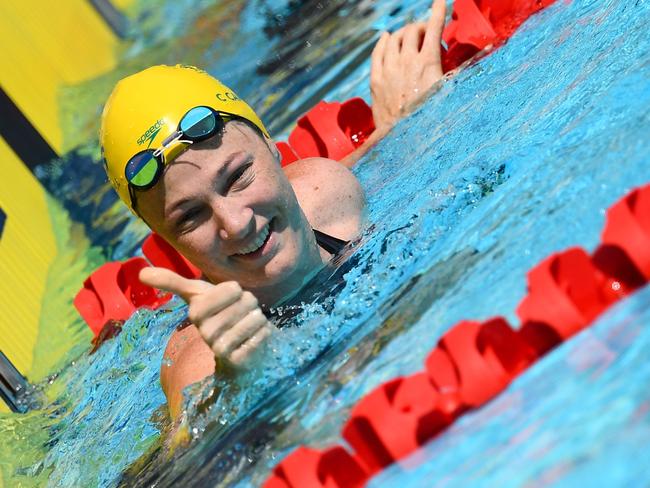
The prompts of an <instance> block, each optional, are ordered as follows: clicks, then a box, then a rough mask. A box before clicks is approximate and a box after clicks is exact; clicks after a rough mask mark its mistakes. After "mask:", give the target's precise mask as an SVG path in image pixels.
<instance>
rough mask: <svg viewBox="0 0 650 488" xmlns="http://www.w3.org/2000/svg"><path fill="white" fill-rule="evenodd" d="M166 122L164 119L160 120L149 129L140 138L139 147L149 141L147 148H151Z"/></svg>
mask: <svg viewBox="0 0 650 488" xmlns="http://www.w3.org/2000/svg"><path fill="white" fill-rule="evenodd" d="M163 123H164V121H163V120H162V119H158V120H157V121H156V123H155V124H153V125H152V126H151V127H149V128H148V129H147V131H146V132H145V133H144V134H142V135H141V136H140V137H139V138H138V146H141V145H142V144H144V143H145V142H147V141H149V144H147V147H149V146H151V143H152V142H153V140H154V139H155V138H156V136H157V135H158V132H160V129H161V128H162V125H163Z"/></svg>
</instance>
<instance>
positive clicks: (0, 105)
mask: <svg viewBox="0 0 650 488" xmlns="http://www.w3.org/2000/svg"><path fill="white" fill-rule="evenodd" d="M0 114H2V117H0V136H2V137H3V139H4V140H5V141H7V144H9V146H10V147H11V149H13V151H14V152H15V153H16V154H17V155H18V157H19V158H20V159H21V160H22V162H23V163H25V165H27V167H28V168H29V169H34V167H35V166H36V165H38V164H44V163H48V162H50V161H51V160H53V159H56V158H58V155H57V154H56V152H55V151H54V149H52V148H51V147H50V145H49V144H48V143H47V141H46V140H45V139H43V136H41V134H39V132H38V131H37V130H36V128H35V127H34V126H33V125H32V123H31V122H30V121H29V120H28V119H27V117H25V115H24V114H23V113H22V112H21V111H20V109H19V108H18V107H17V106H16V104H15V103H14V102H13V100H12V99H11V98H10V97H9V95H7V93H5V91H4V90H3V89H2V86H0Z"/></svg>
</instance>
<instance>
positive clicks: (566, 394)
mask: <svg viewBox="0 0 650 488" xmlns="http://www.w3.org/2000/svg"><path fill="white" fill-rule="evenodd" d="M352 3H353V2H350V3H346V2H342V4H343V6H342V7H341V8H340V9H339V10H338V12H339V15H340V19H339V21H338V22H339V23H340V24H342V25H343V26H344V27H345V28H346V29H347V30H343V31H342V32H343V34H341V37H340V39H343V40H341V41H336V40H335V39H339V38H338V37H336V36H334V35H333V34H331V33H330V31H328V30H327V28H325V27H324V24H323V23H316V22H315V23H314V24H315V25H314V26H313V29H312V30H311V31H307V33H301V32H297V31H296V29H298V28H297V27H294V28H293V29H294V30H291V28H289V27H287V28H286V29H288V30H287V31H285V34H284V37H282V36H281V39H282V40H283V41H285V42H287V41H288V40H293V42H296V43H298V42H300V43H303V44H304V43H305V42H306V41H305V39H306V40H307V41H310V40H311V41H314V40H315V39H318V40H319V41H323V39H330V41H329V44H328V45H327V46H325V47H323V46H322V45H320V47H319V49H320V51H319V52H318V53H319V54H320V55H321V56H322V55H324V54H325V53H324V51H323V49H324V50H325V51H326V52H327V53H329V54H330V57H327V56H326V57H325V58H324V59H326V61H320V62H316V61H313V62H312V61H311V59H312V57H313V58H314V59H315V58H316V56H315V54H314V53H313V52H312V51H311V50H310V48H305V49H302V50H300V51H299V52H298V54H295V55H292V56H293V57H292V56H288V57H287V59H288V60H289V61H291V60H293V62H294V68H292V69H290V70H288V71H273V70H271V74H264V73H262V72H261V70H260V66H263V65H264V63H263V62H262V61H260V59H262V58H264V59H265V60H266V61H268V60H269V59H272V56H271V57H270V58H269V56H268V52H278V53H282V52H283V51H282V50H281V48H280V47H277V46H278V45H276V44H274V43H273V42H269V43H267V44H263V42H262V37H261V34H259V33H258V34H257V36H258V37H255V36H254V35H253V34H250V33H251V32H253V31H255V30H256V29H258V27H259V25H258V24H260V23H261V22H262V21H261V20H260V17H259V16H258V14H256V13H255V12H256V11H255V10H250V9H249V10H247V11H246V13H245V15H244V17H243V27H242V29H243V30H244V31H245V32H248V33H249V34H250V36H252V38H250V39H248V40H247V41H246V43H245V44H244V45H243V46H244V47H242V49H247V50H250V49H253V50H254V49H260V50H261V53H260V55H259V56H260V57H259V58H258V57H251V58H250V59H249V58H246V60H245V61H243V62H242V64H237V63H235V62H234V61H233V59H234V58H235V54H233V53H231V54H228V53H226V54H227V55H225V56H224V57H223V59H222V61H221V62H222V63H224V64H223V65H219V63H218V62H217V61H216V60H215V61H214V64H210V63H208V64H210V70H211V72H213V73H215V74H218V73H220V69H219V68H220V66H223V67H225V66H228V67H231V68H233V67H236V68H237V69H234V68H233V69H232V70H231V71H227V70H224V71H225V72H228V75H229V76H230V77H231V78H232V79H231V80H228V81H230V82H231V83H232V84H233V85H235V86H237V87H238V88H239V87H241V88H239V90H238V91H239V92H241V94H242V95H244V96H246V95H249V98H253V99H254V101H253V104H254V105H255V104H257V106H261V107H262V110H261V112H262V113H263V118H265V117H266V118H270V119H271V120H275V121H276V122H275V123H276V124H277V127H276V128H275V129H276V133H279V134H283V133H285V134H286V130H287V126H286V123H285V124H284V125H283V123H281V121H282V117H283V116H284V115H279V113H280V112H281V111H282V108H283V105H282V103H283V104H284V107H287V108H288V113H289V114H291V115H296V114H295V112H296V111H299V107H300V106H302V105H305V104H308V103H310V102H311V101H312V98H313V97H316V98H320V97H322V96H323V94H327V95H328V96H327V97H326V98H329V99H345V98H348V97H351V96H354V95H364V96H367V93H368V92H367V86H366V84H367V76H368V69H369V65H368V62H367V61H363V62H360V63H356V62H355V63H352V60H354V59H356V57H357V56H358V55H360V53H361V54H364V53H367V51H368V46H371V45H372V42H373V39H374V38H376V33H375V32H374V29H381V28H385V27H390V26H395V25H398V24H399V22H402V21H403V19H404V18H405V17H408V16H411V15H413V16H419V15H421V14H422V13H423V12H424V11H425V9H426V6H427V2H419V1H418V2H404V3H403V4H402V3H400V2H397V1H394V2H393V1H388V0H386V1H384V2H382V3H381V5H380V6H377V7H375V6H372V5H368V4H366V3H365V2H362V3H360V4H355V5H353V4H352ZM321 5H322V6H323V7H322V8H323V9H325V10H327V8H331V6H332V3H327V2H323V3H322V4H321ZM400 6H401V7H402V8H401V10H400V11H399V12H397V13H395V10H396V9H397V7H400ZM346 9H347V10H346ZM364 9H366V10H364ZM368 9H369V10H368ZM373 9H374V10H373ZM280 11H284V10H282V9H281V8H280V7H278V12H280ZM391 13H393V14H394V15H391ZM246 15H248V17H246ZM278 15H280V14H278ZM399 19H401V20H399ZM649 21H650V2H647V1H642V0H641V1H636V2H635V1H630V0H600V1H589V0H584V1H578V0H574V1H572V2H564V1H562V0H560V1H558V2H557V3H556V4H555V5H554V6H552V7H551V8H549V9H547V10H546V11H544V12H542V13H541V14H539V15H537V16H535V17H534V18H532V19H530V20H529V21H528V22H527V23H526V24H525V25H524V26H523V27H522V29H521V30H520V31H519V32H517V34H516V35H515V36H514V37H513V38H512V39H511V40H510V42H509V43H508V44H507V45H505V46H504V47H502V48H501V49H499V50H497V51H496V52H494V53H492V54H491V55H489V56H488V57H486V58H484V59H482V60H481V61H479V62H478V63H476V64H474V65H472V66H469V67H466V68H465V69H463V70H462V71H461V72H460V73H459V74H457V75H456V76H455V77H453V78H452V79H450V80H448V81H446V82H444V83H442V84H441V86H440V87H439V90H438V91H437V92H436V93H435V94H433V95H432V96H431V97H430V98H429V99H428V101H427V102H426V103H424V104H423V105H422V107H421V108H420V109H419V110H417V111H416V113H414V114H413V115H412V116H411V117H410V118H408V119H406V120H404V121H403V122H401V123H400V124H399V125H398V126H397V127H396V128H395V130H394V131H393V132H392V133H391V134H390V135H389V136H388V137H387V138H386V139H385V140H384V141H382V143H380V144H379V145H378V146H377V147H376V148H375V149H374V150H373V151H372V152H371V153H369V154H368V155H367V156H366V157H365V158H364V159H363V160H362V161H361V163H360V164H359V165H358V166H357V167H356V169H355V172H356V174H357V175H358V177H359V179H360V180H361V182H362V185H363V187H364V188H365V190H366V195H367V198H368V225H367V230H366V231H365V233H364V235H363V236H362V238H361V239H360V241H359V242H358V243H356V244H355V245H354V246H353V247H351V248H350V249H349V250H348V252H347V254H346V255H345V256H344V257H343V258H342V259H340V260H339V261H338V262H337V267H336V268H335V269H333V270H326V271H324V272H323V273H321V274H320V275H319V276H318V277H317V278H316V282H315V284H314V285H313V287H312V288H314V289H318V290H321V293H320V294H316V295H314V294H310V293H308V292H306V293H305V296H304V297H305V298H304V300H305V301H306V303H305V305H304V308H305V310H304V311H303V312H302V313H301V314H299V315H298V317H296V318H295V319H292V320H293V321H294V322H295V323H296V324H299V325H300V327H290V328H287V329H284V330H283V331H281V332H280V333H278V334H277V335H276V336H275V338H274V339H273V340H272V342H271V344H270V345H269V348H268V351H267V352H266V354H265V356H264V357H263V359H262V361H261V364H260V366H259V367H258V368H257V369H255V370H254V371H252V372H251V373H250V374H248V375H247V376H245V377H243V378H241V379H240V381H239V382H238V384H236V385H220V384H215V383H214V382H210V381H207V382H205V383H204V384H202V385H197V386H196V387H194V388H193V391H192V392H191V395H190V399H189V400H188V402H187V405H186V407H187V408H186V415H185V422H186V423H187V425H188V426H189V429H190V432H191V433H192V436H193V437H194V441H193V443H192V445H191V446H190V447H189V448H188V449H180V450H177V451H176V453H175V454H174V460H173V461H172V462H167V461H165V457H164V455H163V454H161V453H162V451H164V448H160V449H158V447H159V446H160V443H161V440H160V432H161V431H165V430H167V429H169V425H168V424H167V423H166V421H165V420H164V417H165V416H164V397H163V395H162V393H161V391H160V388H159V386H158V370H159V367H160V364H161V360H162V352H163V349H164V345H165V343H166V340H167V338H168V337H169V334H170V333H171V331H172V330H173V329H174V327H175V326H176V324H178V323H179V321H180V320H182V318H183V317H184V314H185V307H184V306H183V304H182V303H181V302H180V301H174V302H172V303H171V304H170V305H168V309H165V310H161V311H158V312H155V313H153V312H148V311H141V312H139V313H138V314H137V315H136V316H134V317H133V318H132V319H131V320H130V321H129V322H128V323H127V324H126V326H125V330H124V332H123V333H122V335H120V336H119V337H118V338H117V339H115V340H113V341H111V342H109V343H107V344H105V346H103V347H102V348H101V349H100V351H99V352H98V353H97V354H96V355H94V356H90V357H88V356H84V357H82V358H80V359H79V361H77V362H76V363H75V364H74V365H72V366H71V367H69V368H67V369H66V370H65V371H63V372H62V374H61V375H60V376H59V378H58V379H57V380H56V381H58V382H62V383H63V384H65V385H66V387H67V392H66V393H65V394H63V395H62V396H61V397H60V398H59V399H58V400H57V401H56V402H55V404H54V405H51V406H49V407H44V409H43V411H44V413H45V414H47V415H50V416H51V417H52V418H53V419H54V420H53V421H52V425H51V431H52V432H51V435H52V439H53V440H52V445H51V447H50V449H49V453H48V455H47V456H46V458H45V459H44V460H43V461H42V463H41V464H40V465H39V466H35V467H33V468H32V469H34V470H35V472H36V471H39V470H49V471H50V485H51V486H86V485H99V486H113V485H116V484H118V483H123V484H124V485H129V486H132V485H135V486H149V485H151V484H152V483H154V482H156V483H159V486H166V485H169V484H172V483H179V484H181V485H182V486H205V485H207V484H221V485H226V484H231V485H234V486H250V485H259V484H260V483H261V482H262V481H263V480H264V479H265V477H266V476H267V475H268V473H269V471H270V469H271V468H272V467H273V466H274V465H275V464H277V462H279V460H281V459H282V457H283V456H284V455H286V454H287V453H289V452H291V451H292V450H293V449H294V448H295V447H296V446H297V445H300V444H307V445H310V446H315V447H323V446H327V445H329V444H332V443H335V442H343V441H342V440H341V438H340V435H339V432H340V428H341V425H342V424H343V423H344V422H345V420H346V419H347V413H348V412H349V410H350V408H351V406H353V405H354V403H355V402H356V401H358V399H359V398H361V397H362V396H363V395H364V394H365V393H366V392H368V391H369V390H371V389H372V388H374V387H375V386H376V385H378V384H379V383H381V382H383V381H385V380H388V379H390V378H393V377H395V376H396V375H401V374H408V373H411V372H413V371H415V370H418V369H421V368H422V361H423V359H424V357H425V356H426V354H427V352H428V351H429V350H430V349H431V348H432V347H433V346H434V344H435V343H436V342H437V340H438V338H439V337H440V335H441V334H442V333H443V332H444V331H445V330H447V329H448V328H449V327H451V326H452V325H453V324H454V323H456V322H457V321H458V320H461V319H479V320H480V319H484V318H488V317H491V316H494V315H505V316H506V317H507V318H508V319H510V320H511V321H512V323H513V324H516V319H515V317H514V314H513V313H514V310H515V308H516V305H517V303H518V302H519V301H520V300H521V298H522V297H523V295H524V293H525V273H526V271H527V270H528V269H530V268H531V267H532V266H534V265H535V264H536V263H537V262H539V261H540V260H541V259H542V258H544V257H546V256H547V255H549V254H550V253H552V252H555V251H559V250H562V249H565V248H567V247H569V246H573V245H581V246H584V247H586V248H588V249H592V248H593V247H594V246H595V245H596V244H597V243H598V240H599V233H600V230H601V229H602V226H603V222H604V211H605V209H606V208H607V207H608V206H610V205H611V204H612V203H614V202H615V201H616V200H618V199H619V198H620V197H621V196H623V195H624V194H625V193H626V192H627V191H628V190H630V189H631V188H632V187H634V186H637V185H640V184H643V183H646V182H650V137H648V134H650V110H649V108H650V37H649V36H648V25H649V24H650V22H649ZM256 22H257V24H256ZM298 25H299V24H298ZM327 25H330V24H327ZM258 30H259V29H258ZM287 32H289V34H287ZM292 36H293V37H292ZM256 43H257V44H256ZM215 45H216V46H218V45H219V44H218V43H217V44H215ZM312 45H313V42H312ZM251 46H252V47H251ZM261 46H265V47H264V48H262V47H261ZM304 46H306V44H304ZM233 49H234V48H233ZM215 50H218V49H217V48H216V47H215ZM274 50H277V51H274ZM339 52H343V53H344V54H345V55H342V56H338V57H336V56H334V55H335V54H336V53H339ZM235 53H236V51H235ZM212 54H214V53H212ZM212 54H210V53H208V54H206V56H208V55H212ZM310 56H311V57H310ZM332 57H334V59H332ZM210 59H213V58H210ZM319 59H320V58H319ZM362 59H364V60H365V59H366V58H365V57H363V58H362ZM301 66H302V68H300V67H301ZM304 66H307V67H311V69H306V68H304ZM303 68H304V69H303ZM269 69H270V68H269ZM253 71H254V73H255V74H253ZM262 71H263V70H262ZM314 73H316V74H314ZM289 75H292V76H293V77H292V78H291V80H293V81H291V82H290V83H289V82H288V81H287V80H288V79H289ZM247 77H248V78H247ZM238 80H239V82H240V83H241V84H238V83H237V81H238ZM246 80H250V81H249V82H245V81H246ZM254 81H256V82H255V83H253V82H254ZM265 90H267V91H266V92H265ZM265 93H273V94H274V95H275V98H274V100H276V102H268V103H264V102H263V97H264V94H265ZM256 97H257V99H256ZM277 100H282V101H283V102H282V103H280V102H278V101H277ZM274 115H277V117H273V116H274ZM292 120H295V116H294V117H293V119H292ZM72 163H73V161H72V162H71V163H70V164H72ZM98 181H99V180H98ZM70 206H73V205H72V204H69V207H70ZM75 208H76V207H75ZM113 212H114V211H113ZM120 215H121V216H122V217H120V218H122V219H123V220H124V222H126V223H125V224H123V225H121V226H117V227H118V228H119V229H120V232H122V234H120V233H119V232H115V235H117V236H118V237H119V238H120V239H121V246H115V247H112V248H111V249H112V252H113V255H112V256H115V255H119V253H125V252H127V250H128V249H133V248H135V247H136V245H137V243H138V241H137V236H139V235H142V234H141V233H143V231H142V230H141V229H140V228H138V227H137V225H138V224H136V223H134V222H132V221H130V220H128V216H127V214H126V213H124V214H120ZM134 229H135V230H134ZM648 305H650V290H648V289H644V290H642V291H641V292H639V293H638V294H637V295H635V296H633V297H631V298H630V299H628V300H625V301H624V302H622V303H620V304H618V305H617V307H616V308H615V309H613V310H611V311H610V312H609V313H608V314H606V315H604V316H603V317H601V319H600V320H599V321H598V323H597V324H596V325H595V326H594V327H593V328H592V329H590V330H588V331H585V332H584V333H582V334H580V335H579V336H577V337H575V338H574V339H572V340H571V341H570V342H569V343H567V344H565V345H563V346H562V347H561V348H558V349H557V350H555V351H553V352H552V353H551V354H549V355H548V356H547V357H545V358H544V359H543V360H541V361H540V362H539V363H537V364H536V365H535V366H534V367H532V368H531V369H530V370H529V371H527V372H526V373H525V374H523V375H522V376H521V377H520V378H519V379H518V380H517V381H516V382H515V383H514V384H513V385H511V387H510V388H509V389H508V390H507V391H506V392H505V393H504V394H502V395H501V396H500V397H498V398H497V399H496V400H495V401H493V402H492V403H490V404H489V405H488V406H486V407H485V408H483V409H481V410H479V411H477V412H474V413H472V414H469V415H467V416H465V417H463V418H462V419H461V420H460V421H459V422H458V423H457V424H455V425H454V426H453V427H452V428H451V429H449V431H447V432H445V433H443V434H442V435H440V436H439V437H438V438H436V439H434V440H432V441H431V442H430V443H429V444H428V445H427V446H425V448H423V449H422V450H421V451H420V452H418V453H415V454H414V455H413V456H411V457H410V458H409V459H407V460H405V461H404V462H402V463H400V464H399V465H396V466H394V467H392V468H389V469H387V470H386V471H384V472H383V473H381V474H379V475H377V476H376V477H375V478H374V479H373V481H372V483H371V484H372V486H397V485H399V486H403V487H407V486H414V487H415V486H427V487H428V486H434V485H435V486H467V485H468V484H471V485H472V486H538V485H545V486H546V485H549V484H552V485H556V486H583V485H589V486H647V485H648V484H650V458H649V456H648V455H646V454H645V451H646V450H645V449H644V447H645V444H647V442H644V441H645V440H646V439H648V434H650V432H649V430H650V413H649V412H650V390H648V388H647V384H648V379H649V376H650V365H648V361H647V360H646V357H647V355H648V353H649V352H650V344H649V343H650V331H649V330H648V328H647V327H644V326H645V325H646V324H647V323H648V320H649V319H650V310H649V306H648ZM163 367H164V366H163ZM215 386H219V387H221V388H223V393H222V395H221V396H220V397H219V398H218V400H217V401H216V402H214V401H208V400H205V399H208V398H209V397H210V394H211V392H212V391H213V389H214V387H215ZM203 400H205V401H203ZM145 453H146V454H145ZM138 459H140V461H139V462H138V464H137V465H134V464H133V463H135V462H136V461H137V460H138ZM80 460H83V462H80Z"/></svg>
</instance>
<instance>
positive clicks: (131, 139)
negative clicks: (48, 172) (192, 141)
mask: <svg viewBox="0 0 650 488" xmlns="http://www.w3.org/2000/svg"><path fill="white" fill-rule="evenodd" d="M200 105H205V106H207V107H211V108H213V109H214V110H216V111H223V112H227V113H229V114H234V115H237V116H239V117H242V118H243V119H246V120H248V121H250V122H251V123H253V124H254V125H255V126H257V127H258V128H259V129H260V130H261V131H262V132H263V133H264V134H265V135H267V136H268V132H267V130H266V128H265V127H264V125H263V124H262V121H261V120H260V119H259V117H258V116H257V115H256V114H255V112H254V111H253V109H252V108H250V107H249V106H248V104H246V102H244V101H243V100H241V99H240V98H239V97H238V96H237V95H235V92H233V91H232V90H231V89H230V88H228V87H226V86H225V85H223V84H222V83H221V82H220V81H219V80H217V79H216V78H213V77H212V76H210V75H209V74H208V73H206V72H205V71H201V70H199V69H197V68H194V67H191V66H181V65H177V66H153V67H151V68H148V69H145V70H144V71H140V72H139V73H136V74H134V75H131V76H128V77H126V78H124V79H123V80H121V81H120V82H119V83H118V84H117V85H116V86H115V88H114V89H113V93H111V96H110V97H109V98H108V101H107V102H106V106H105V107H104V113H103V114H102V126H101V131H100V141H101V145H102V150H103V152H104V161H105V164H106V173H107V174H108V179H109V181H110V182H111V185H113V188H115V191H116V192H117V194H118V195H119V196H120V198H121V199H122V200H123V201H124V203H126V204H127V206H128V207H129V209H130V210H131V211H132V212H134V213H135V210H134V208H133V203H132V201H131V196H130V194H129V188H128V182H127V180H126V175H125V169H126V164H127V163H128V161H129V159H131V157H133V156H134V155H135V154H137V153H139V152H140V151H142V150H144V149H147V148H149V147H151V148H154V149H155V148H157V147H159V146H160V145H161V144H160V142H161V141H163V140H164V139H165V138H166V137H168V136H169V135H170V134H172V133H173V132H174V131H176V128H177V127H178V124H179V122H180V120H181V117H183V115H185V114H186V113H187V111H188V110H190V109H191V108H194V107H197V106H200ZM185 147H186V146H185ZM178 154H179V153H178V152H176V153H174V154H173V155H170V156H167V155H166V159H167V160H171V159H173V158H174V157H175V156H178Z"/></svg>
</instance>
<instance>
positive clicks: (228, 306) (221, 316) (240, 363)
mask: <svg viewBox="0 0 650 488" xmlns="http://www.w3.org/2000/svg"><path fill="white" fill-rule="evenodd" d="M140 281H142V283H144V284H145V285H149V286H152V287H154V288H159V289H161V290H165V291H169V292H171V293H174V294H175V295H178V296H180V297H181V298H182V299H183V300H185V301H186V302H187V304H188V306H189V309H188V318H189V319H190V321H191V322H192V323H193V324H194V325H195V326H196V327H197V329H198V330H199V333H200V334H201V337H202V338H203V340H204V341H205V342H206V344H207V345H208V347H210V349H211V350H212V352H213V353H214V356H215V358H216V359H217V362H218V363H219V362H221V363H224V364H225V365H226V366H228V367H234V368H235V369H238V368H242V367H245V366H246V364H247V360H248V359H249V358H250V356H251V354H252V353H253V352H254V351H255V350H257V349H258V348H259V347H260V345H261V344H262V343H263V342H264V341H265V340H266V339H267V338H268V337H269V336H270V335H271V332H272V330H273V325H272V324H271V323H270V322H269V321H268V319H267V318H266V316H265V315H264V313H263V312H262V309H261V308H260V306H259V303H258V302H257V298H255V296H254V295H253V294H252V293H251V292H249V291H244V290H242V288H241V286H239V283H237V282H236V281H227V282H224V283H219V284H216V285H213V284H211V283H208V282H207V281H203V280H190V279H187V278H184V277H182V276H180V275H178V274H176V273H174V272H173V271H170V270H168V269H165V268H155V267H150V268H144V269H142V270H141V271H140Z"/></svg>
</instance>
